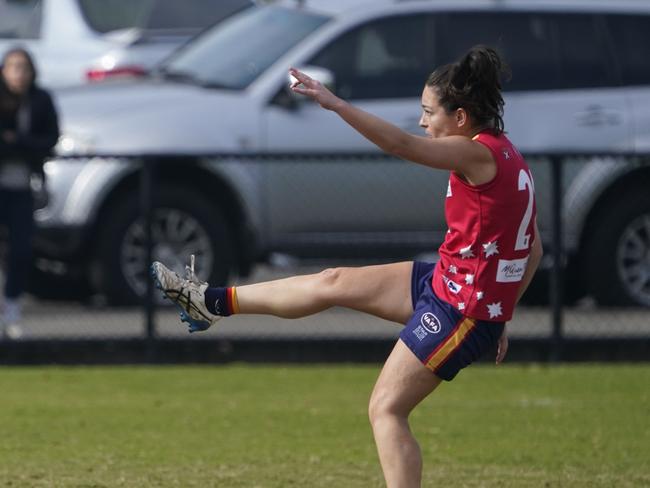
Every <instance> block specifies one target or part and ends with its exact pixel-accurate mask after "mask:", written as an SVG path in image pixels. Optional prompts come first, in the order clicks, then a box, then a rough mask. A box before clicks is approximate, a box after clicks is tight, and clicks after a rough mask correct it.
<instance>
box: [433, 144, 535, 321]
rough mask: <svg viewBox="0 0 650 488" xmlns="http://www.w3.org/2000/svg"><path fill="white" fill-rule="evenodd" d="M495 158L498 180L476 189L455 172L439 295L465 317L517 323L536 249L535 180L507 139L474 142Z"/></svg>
mask: <svg viewBox="0 0 650 488" xmlns="http://www.w3.org/2000/svg"><path fill="white" fill-rule="evenodd" d="M474 140H475V141H478V142H480V143H481V144H484V145H485V146H486V147H487V148H488V149H489V150H490V152H491V153H492V156H493V157H494V160H495V161H496V165H497V173H496V176H495V177H494V178H493V179H492V180H491V181H489V182H487V183H485V184H482V185H477V186H472V185H470V184H469V183H467V182H466V181H464V180H463V179H461V178H460V177H459V176H458V175H456V174H455V173H454V172H452V173H451V174H450V176H449V186H448V187H447V198H446V202H445V216H446V219H447V226H448V227H449V229H448V230H447V235H446V237H445V241H444V242H443V244H442V245H441V246H440V249H439V254H440V259H439V261H438V263H437V264H436V268H435V272H434V274H433V289H434V291H435V292H436V294H437V295H438V297H440V298H441V299H443V300H445V301H447V302H448V303H450V304H452V305H453V306H455V307H457V308H458V310H459V311H461V312H462V313H463V314H464V315H465V316H467V317H472V318H475V319H478V320H488V321H493V322H505V321H508V320H510V319H511V318H512V313H513V310H514V307H515V303H516V300H517V294H518V292H519V287H520V286H521V280H522V278H523V276H524V271H525V269H526V264H527V262H528V256H529V254H530V247H531V245H532V243H533V240H534V239H535V235H534V232H535V230H534V229H535V225H534V223H535V215H536V206H535V194H534V186H533V179H532V176H531V174H530V170H529V168H528V165H527V164H526V161H524V158H523V157H522V156H521V154H519V151H517V149H516V148H515V147H514V146H513V145H512V143H511V142H510V141H509V140H508V138H506V137H505V136H504V135H503V134H501V135H499V136H496V135H494V134H493V133H492V132H487V131H486V132H481V133H480V134H478V135H477V136H475V137H474Z"/></svg>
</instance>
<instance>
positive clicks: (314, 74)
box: [287, 66, 336, 103]
mask: <svg viewBox="0 0 650 488" xmlns="http://www.w3.org/2000/svg"><path fill="white" fill-rule="evenodd" d="M298 69H299V70H300V71H302V72H303V73H305V74H306V75H307V76H309V77H310V78H313V79H314V80H317V81H320V83H321V84H322V85H323V86H325V88H327V89H328V90H330V91H332V92H335V86H336V84H335V80H334V73H333V72H332V71H330V70H328V69H327V68H321V67H320V66H301V67H298ZM292 81H293V79H292V77H291V75H287V83H288V84H290V83H291V82H292ZM288 92H289V94H290V97H291V99H292V100H293V101H294V102H298V103H300V102H304V101H306V100H309V99H308V98H307V97H304V96H303V95H300V94H298V93H294V92H293V91H292V90H288Z"/></svg>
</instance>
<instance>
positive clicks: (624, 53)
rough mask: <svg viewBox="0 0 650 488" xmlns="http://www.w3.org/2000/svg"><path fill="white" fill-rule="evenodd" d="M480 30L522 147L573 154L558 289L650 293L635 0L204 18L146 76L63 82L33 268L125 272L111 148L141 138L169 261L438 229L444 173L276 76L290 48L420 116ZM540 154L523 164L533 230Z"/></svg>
mask: <svg viewBox="0 0 650 488" xmlns="http://www.w3.org/2000/svg"><path fill="white" fill-rule="evenodd" d="M477 43H484V44H491V45H494V46H496V47H497V48H498V49H500V50H501V51H502V53H503V54H504V56H505V58H506V60H507V61H508V62H509V64H510V66H511V69H512V73H513V74H512V80H511V81H510V82H508V83H506V84H505V85H504V90H505V93H504V95H505V100H506V115H505V125H506V129H507V131H508V134H509V137H510V138H511V139H512V140H513V141H514V142H515V144H517V146H518V147H519V149H520V150H521V151H522V153H524V154H525V155H526V154H536V155H544V154H551V153H552V154H577V153H587V154H589V155H592V156H588V157H582V158H573V159H570V160H567V162H566V164H565V166H564V171H563V173H564V186H563V188H562V204H563V221H562V226H563V229H564V247H565V250H566V271H567V272H566V274H567V275H568V276H569V277H570V278H571V285H570V290H568V291H571V292H573V293H576V294H579V293H589V294H591V295H593V296H594V297H595V298H596V300H598V302H599V303H602V304H637V305H643V306H648V305H650V271H649V267H650V264H649V262H648V256H649V255H650V251H649V249H650V198H648V192H647V188H648V184H649V183H650V166H649V165H648V164H647V162H646V161H647V159H643V158H642V157H641V156H634V155H642V154H648V153H650V120H649V119H650V87H649V86H648V85H649V84H650V68H649V67H648V65H647V63H645V60H646V59H648V52H647V51H648V46H650V5H647V4H644V3H641V2H635V1H631V0H623V1H619V2H610V1H603V0H594V1H591V0H590V1H580V0H571V1H566V2H554V1H550V0H549V1H538V2H534V3H532V2H529V1H526V0H513V1H507V2H504V1H498V0H482V1H481V0H477V1H473V0H472V1H467V2H455V1H436V2H431V1H417V0H413V1H387V0H381V1H368V2H362V1H355V2H351V3H346V2H342V3H341V2H338V3H337V2H333V3H332V2H327V1H320V2H319V1H313V2H310V1H307V2H278V3H274V4H272V5H266V6H255V7H252V8H250V9H247V10H246V11H244V12H242V13H240V14H237V15H234V16H233V17H231V18H229V19H227V20H226V21H224V22H223V23H220V24H219V25H218V26H216V27H214V28H213V29H208V30H206V31H205V32H203V33H202V35H200V36H198V37H197V38H195V39H194V40H193V41H192V42H190V43H188V44H186V45H185V46H184V47H183V48H181V49H180V50H179V51H178V52H177V53H175V54H174V55H173V56H172V57H171V58H170V59H169V60H167V61H166V62H165V63H163V65H162V66H161V67H160V68H159V69H158V70H157V71H156V72H154V73H152V74H151V75H150V76H148V77H146V78H144V79H140V80H132V81H120V82H111V83H102V84H99V85H97V86H86V87H80V88H75V89H73V90H66V91H63V92H60V93H59V94H58V97H57V99H58V103H59V106H60V108H61V113H62V128H63V137H62V139H61V141H60V144H59V146H58V153H59V156H60V157H58V158H54V159H52V160H51V161H50V162H48V163H47V165H46V172H47V176H48V181H49V187H50V192H51V199H50V204H49V206H48V207H46V208H44V209H42V210H40V211H39V212H38V213H37V219H38V228H39V243H38V263H39V266H40V269H41V271H42V272H48V273H50V274H52V275H57V276H58V278H57V279H63V278H64V277H74V278H75V279H79V280H82V281H84V282H85V283H88V285H87V286H88V289H90V290H93V291H94V292H98V293H103V294H105V295H106V296H107V297H109V299H110V300H111V301H114V302H128V301H133V300H134V299H135V298H136V297H137V296H138V295H141V294H142V293H143V291H144V288H145V286H144V284H145V282H146V279H147V276H146V275H145V273H144V270H145V268H146V261H145V253H144V250H143V249H144V248H143V246H144V241H143V237H142V236H143V227H142V220H141V218H140V214H139V209H140V201H139V194H138V184H139V183H138V182H139V168H140V166H139V165H138V164H136V160H135V159H129V156H137V155H142V154H152V155H161V157H160V158H158V159H157V160H156V161H154V162H155V168H156V169H155V173H156V191H155V193H156V207H157V208H156V210H155V212H154V258H155V259H158V260H161V261H164V262H166V263H168V264H169V265H171V266H173V267H175V268H176V269H178V270H179V271H181V270H182V269H183V268H182V267H183V266H184V264H185V263H186V261H187V258H188V255H189V254H190V252H193V253H195V254H196V255H197V262H196V265H197V270H198V274H199V276H200V277H201V278H203V279H209V280H210V281H211V282H214V283H223V282H226V281H227V280H228V279H229V277H231V276H233V273H237V272H243V271H245V270H246V269H249V268H250V266H251V265H253V264H254V263H255V262H258V261H259V260H264V259H268V257H269V256H273V255H277V254H282V255H295V256H299V257H303V258H313V257H322V256H331V257H337V258H350V257H359V256H366V257H368V256H373V257H378V258H383V259H397V258H404V257H407V256H411V257H412V256H414V255H417V253H420V252H425V251H433V250H435V248H436V247H437V245H438V244H439V243H440V242H441V240H442V238H443V236H444V234H445V232H446V225H445V220H444V213H443V208H442V206H441V205H438V204H436V201H437V200H436V198H437V197H438V196H442V195H444V194H445V191H446V188H447V182H448V175H447V174H445V173H444V172H442V171H431V170H428V169H424V168H420V167H417V166H416V165H411V164H409V163H406V162H403V161H398V160H395V159H392V158H384V157H382V156H381V155H379V154H378V152H377V150H376V149H375V148H374V147H373V146H372V145H370V144H369V143H368V142H367V141H365V140H364V139H363V138H362V137H360V136H358V135H357V134H355V133H354V132H353V131H352V130H350V129H349V127H347V126H346V125H345V124H344V123H343V122H341V121H338V120H337V119H336V117H334V116H333V115H332V114H330V113H328V112H326V111H323V110H322V109H321V108H320V107H318V106H316V105H315V104H313V103H311V102H308V101H306V100H302V99H299V98H297V97H295V96H293V95H292V94H291V93H290V91H289V90H288V79H287V68H288V67H289V66H296V67H299V68H303V69H305V70H306V71H307V72H309V73H311V74H312V75H313V76H315V77H318V78H319V79H321V80H323V81H325V82H327V83H328V84H330V86H332V87H333V89H334V90H335V91H336V92H337V93H338V94H339V95H341V96H343V97H345V98H347V99H349V100H351V101H352V102H353V103H355V104H357V105H358V106H360V107H361V108H363V109H365V110H367V111H369V112H371V113H374V114H376V115H378V116H380V117H383V118H386V119H388V120H391V121H393V122H394V123H396V124H397V125H399V126H401V127H402V128H404V129H405V130H408V131H411V132H415V133H419V132H420V129H419V127H418V119H419V116H420V114H419V110H420V109H419V107H420V99H419V97H420V93H421V90H422V86H423V83H424V80H425V79H426V76H427V75H428V73H429V72H430V71H431V70H432V69H433V67H435V66H437V65H439V64H441V63H444V62H449V61H451V60H453V59H455V58H457V57H458V56H459V55H460V54H462V53H463V52H464V51H465V50H466V49H467V48H469V47H470V46H472V45H474V44H477ZM255 153H264V154H266V155H267V157H266V158H263V159H259V158H255V157H249V156H250V155H251V154H255ZM596 153H602V154H603V156H594V154H596ZM72 154H74V155H77V156H79V155H82V156H83V155H86V158H85V159H84V158H82V159H81V160H80V159H75V160H70V159H66V158H65V157H64V156H65V155H72ZM165 154H173V155H175V156H176V158H174V160H173V161H170V160H168V159H166V158H164V157H162V156H163V155H165ZM98 155H99V156H98ZM101 155H111V156H120V155H123V156H124V157H102V156H101ZM210 155H213V156H210ZM219 155H221V156H219ZM360 155H363V157H362V156H360ZM630 155H632V157H629V156H630ZM544 161H545V160H544V158H543V157H541V158H534V160H533V159H531V167H532V171H533V173H534V176H535V182H536V187H535V191H536V194H537V203H538V219H539V226H540V228H541V231H542V238H543V239H544V241H545V243H546V245H547V247H548V245H549V244H550V229H551V225H552V222H551V208H550V202H551V194H552V184H551V181H550V177H549V172H548V164H546V163H545V162H544Z"/></svg>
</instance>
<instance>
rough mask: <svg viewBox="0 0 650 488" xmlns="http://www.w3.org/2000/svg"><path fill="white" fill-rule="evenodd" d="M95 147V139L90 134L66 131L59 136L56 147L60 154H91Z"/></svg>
mask: <svg viewBox="0 0 650 488" xmlns="http://www.w3.org/2000/svg"><path fill="white" fill-rule="evenodd" d="M94 147H95V141H94V139H93V138H92V137H90V136H88V135H81V134H71V133H66V134H63V135H61V137H59V140H58V142H57V144H56V147H55V148H54V150H55V152H56V153H57V154H58V155H61V156H66V155H70V154H89V153H92V151H93V149H94Z"/></svg>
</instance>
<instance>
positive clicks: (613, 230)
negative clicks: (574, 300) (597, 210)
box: [586, 191, 650, 307]
mask: <svg viewBox="0 0 650 488" xmlns="http://www.w3.org/2000/svg"><path fill="white" fill-rule="evenodd" d="M629 195H630V196H628V197H623V198H622V199H621V200H618V201H614V202H612V204H611V205H610V206H609V207H608V208H607V210H606V211H605V213H604V214H602V215H601V218H600V219H599V221H598V225H597V226H596V229H595V231H594V232H593V233H592V235H591V236H590V237H589V249H588V259H587V266H588V269H587V270H586V271H587V274H586V276H588V277H589V282H590V283H591V288H592V292H593V294H594V296H595V298H596V300H597V301H598V303H600V304H603V305H641V306H646V307H650V195H648V193H642V192H640V191H634V192H629Z"/></svg>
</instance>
